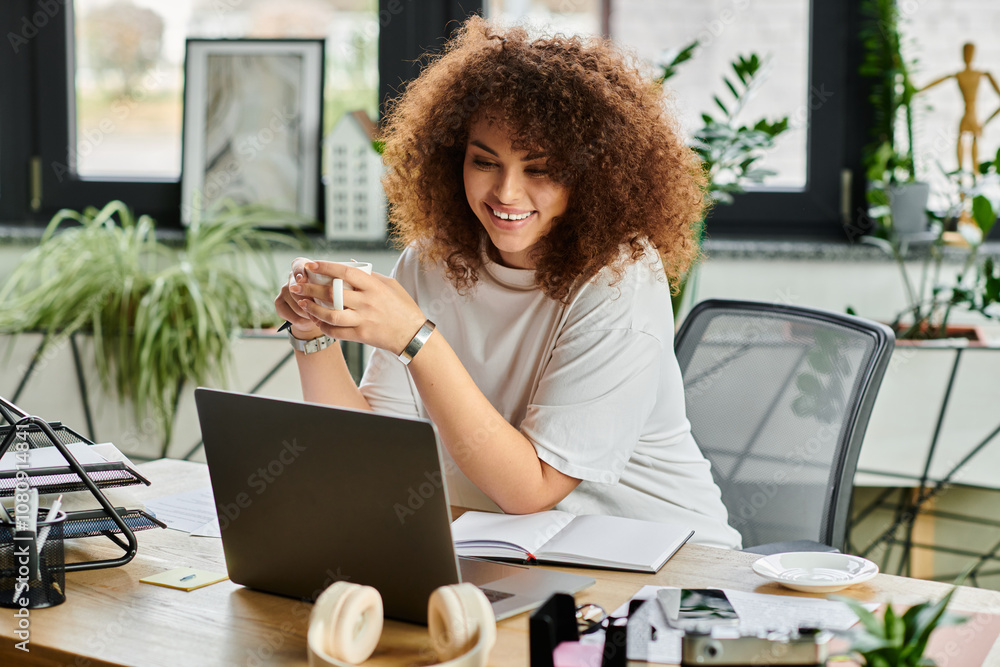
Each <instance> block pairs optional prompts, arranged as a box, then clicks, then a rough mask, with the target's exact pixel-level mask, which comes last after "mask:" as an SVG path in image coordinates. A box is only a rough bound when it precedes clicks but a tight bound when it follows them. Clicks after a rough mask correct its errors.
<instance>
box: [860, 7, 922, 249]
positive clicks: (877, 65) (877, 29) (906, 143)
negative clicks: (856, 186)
mask: <svg viewBox="0 0 1000 667" xmlns="http://www.w3.org/2000/svg"><path fill="white" fill-rule="evenodd" d="M861 11H862V13H863V15H864V22H863V25H862V28H861V40H862V45H863V48H864V57H863V60H862V64H861V67H860V69H859V73H860V74H861V75H862V76H864V77H867V78H869V79H871V92H870V95H869V102H870V104H871V108H872V115H873V117H872V127H871V142H870V143H869V144H868V145H867V146H866V147H865V149H864V153H863V158H862V160H863V164H864V168H865V175H866V178H867V180H868V191H867V197H868V203H869V206H870V210H871V211H872V217H873V218H874V219H875V220H876V221H877V222H878V228H877V230H876V234H877V235H878V236H881V237H883V238H890V237H898V236H900V235H909V234H914V233H917V232H922V231H925V230H926V229H927V222H928V221H927V214H926V208H927V198H928V195H929V194H930V184H928V183H925V182H922V181H918V180H917V177H916V166H915V163H914V151H913V148H914V146H913V97H914V95H915V94H916V92H917V90H916V88H915V87H914V86H913V83H912V82H911V80H910V72H911V69H912V67H913V61H912V60H907V59H906V57H905V56H904V54H903V41H904V38H903V36H902V33H901V30H900V15H899V7H898V5H897V3H896V0H864V1H863V2H862V4H861Z"/></svg>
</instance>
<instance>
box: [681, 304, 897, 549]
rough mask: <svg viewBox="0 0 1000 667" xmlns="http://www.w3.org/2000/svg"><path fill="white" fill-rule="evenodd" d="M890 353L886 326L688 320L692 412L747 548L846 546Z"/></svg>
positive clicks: (845, 318)
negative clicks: (862, 455)
mask: <svg viewBox="0 0 1000 667" xmlns="http://www.w3.org/2000/svg"><path fill="white" fill-rule="evenodd" d="M894 345H895V337H894V336H893V334H892V331H891V330H890V329H889V327H887V326H885V325H883V324H879V323H877V322H872V321H869V320H865V319H862V318H859V317H853V316H850V315H841V314H839V313H833V312H827V311H822V310H816V309H811V308H801V307H797V306H784V305H777V304H768V303H756V302H752V301H722V300H709V301H704V302H702V303H699V304H698V305H697V306H695V307H694V308H693V309H692V310H691V312H690V314H689V315H688V316H687V318H686V319H685V320H684V324H683V326H682V327H681V328H680V330H679V331H678V332H677V338H676V345H675V347H676V352H677V358H678V361H679V362H680V367H681V373H682V374H683V376H684V394H685V398H686V401H687V414H688V418H689V419H690V420H691V430H692V433H693V434H694V438H695V440H697V441H698V444H699V445H700V446H701V450H702V451H703V452H704V454H705V456H706V458H708V460H709V461H710V462H711V464H712V473H713V475H714V477H715V481H716V483H718V485H719V487H720V488H721V489H722V500H723V502H724V503H725V505H726V507H727V508H728V510H729V523H730V525H732V526H733V527H734V528H736V529H737V530H738V531H740V533H741V534H742V535H743V547H744V549H747V550H749V551H756V552H758V553H776V552H779V551H797V550H821V549H823V548H824V547H823V545H826V546H827V547H832V549H837V550H841V549H843V548H844V543H845V539H846V537H847V523H848V519H849V516H848V515H849V511H850V501H851V491H852V489H853V480H854V471H855V468H856V466H857V460H858V453H859V452H860V450H861V442H862V440H863V439H864V434H865V429H866V428H867V426H868V417H869V415H870V414H871V410H872V405H873V403H874V402H875V396H876V394H877V393H878V388H879V385H880V384H881V382H882V376H883V375H884V373H885V369H886V366H887V365H888V363H889V356H890V355H891V353H892V349H893V347H894ZM817 543H821V544H817ZM832 549H829V548H828V549H827V550H832Z"/></svg>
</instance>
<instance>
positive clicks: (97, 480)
mask: <svg viewBox="0 0 1000 667" xmlns="http://www.w3.org/2000/svg"><path fill="white" fill-rule="evenodd" d="M80 466H81V467H82V468H83V469H84V471H86V473H87V477H89V478H90V480H91V481H92V482H93V483H94V485H95V486H97V488H99V489H107V488H111V487H116V486H132V485H134V484H145V485H146V486H149V480H148V479H146V478H145V477H143V476H142V475H140V474H139V473H138V472H136V471H135V470H133V469H132V468H129V467H128V466H127V465H125V464H124V463H122V462H121V461H108V462H107V463H82V464H80ZM23 472H24V473H25V474H27V475H28V477H29V478H30V479H31V482H30V484H31V486H34V487H35V488H37V489H38V492H39V493H71V492H73V491H87V490H88V488H89V487H88V486H87V485H86V484H85V483H84V482H83V480H81V479H80V476H79V475H77V474H76V473H75V472H73V471H72V470H71V469H69V468H68V467H57V468H29V469H27V470H24V471H23ZM16 475H17V471H14V470H2V471H0V498H8V497H10V496H12V495H14V489H15V488H16V487H17V477H16ZM67 537H68V536H67Z"/></svg>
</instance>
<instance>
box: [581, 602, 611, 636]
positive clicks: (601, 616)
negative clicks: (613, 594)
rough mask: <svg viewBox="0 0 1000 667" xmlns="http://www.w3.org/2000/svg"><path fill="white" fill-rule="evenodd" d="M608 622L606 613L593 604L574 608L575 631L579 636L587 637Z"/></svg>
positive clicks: (599, 606)
mask: <svg viewBox="0 0 1000 667" xmlns="http://www.w3.org/2000/svg"><path fill="white" fill-rule="evenodd" d="M606 620H608V612H606V611H604V607H602V606H601V605H599V604H594V603H593V602H591V603H588V604H582V605H580V606H579V607H577V608H576V631H577V632H578V633H579V634H581V635H589V634H590V633H592V632H597V631H598V630H600V629H601V628H602V627H604V622H605V621H606Z"/></svg>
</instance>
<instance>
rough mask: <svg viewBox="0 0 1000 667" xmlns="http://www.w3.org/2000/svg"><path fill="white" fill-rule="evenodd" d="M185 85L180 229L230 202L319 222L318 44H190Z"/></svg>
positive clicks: (320, 71)
mask: <svg viewBox="0 0 1000 667" xmlns="http://www.w3.org/2000/svg"><path fill="white" fill-rule="evenodd" d="M184 77H185V78H184V124H183V131H182V136H183V146H182V168H181V222H182V223H183V224H184V225H190V224H191V223H192V222H193V221H195V220H200V219H202V218H204V217H205V214H206V212H209V211H211V210H212V209H213V207H215V206H218V205H220V204H222V203H224V202H229V201H231V202H233V203H235V204H237V205H244V204H261V205H265V206H268V207H270V208H273V209H275V210H277V211H287V212H288V213H289V214H290V215H289V217H290V218H296V219H307V220H310V221H319V220H320V215H321V211H322V206H321V205H320V203H321V201H322V198H321V188H320V145H321V139H322V122H323V40H321V39H302V40H299V39H188V40H187V52H186V58H185V64H184ZM292 214H294V215H292Z"/></svg>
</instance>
